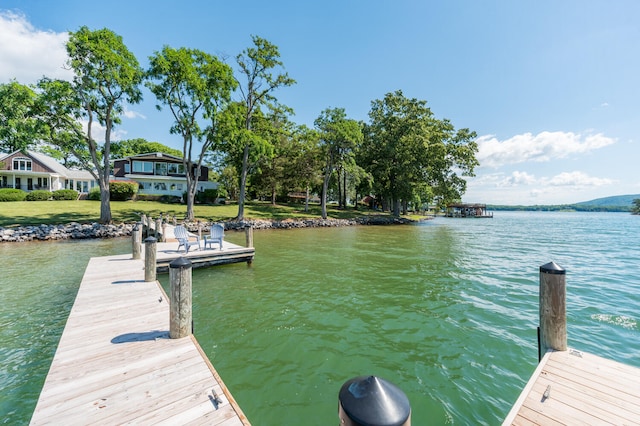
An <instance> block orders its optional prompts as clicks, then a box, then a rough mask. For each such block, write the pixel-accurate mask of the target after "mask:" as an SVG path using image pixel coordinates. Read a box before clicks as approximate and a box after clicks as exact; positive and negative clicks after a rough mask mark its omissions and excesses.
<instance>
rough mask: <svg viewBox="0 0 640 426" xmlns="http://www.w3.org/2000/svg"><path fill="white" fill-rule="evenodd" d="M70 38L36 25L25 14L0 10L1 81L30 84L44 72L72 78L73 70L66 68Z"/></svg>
mask: <svg viewBox="0 0 640 426" xmlns="http://www.w3.org/2000/svg"><path fill="white" fill-rule="evenodd" d="M68 39H69V35H68V34H67V33H66V32H65V33H55V32H52V31H41V30H38V29H36V28H34V27H33V25H31V24H30V23H29V21H27V19H26V17H25V16H24V15H20V14H17V13H14V12H6V11H5V12H0V58H2V66H0V83H6V82H8V81H10V80H12V79H16V80H17V81H18V82H19V83H22V84H31V83H35V82H36V81H37V80H39V79H40V78H42V77H43V76H45V75H46V76H47V77H50V78H60V79H65V80H70V79H71V78H72V73H71V71H70V70H67V69H65V68H64V64H65V62H66V60H67V51H66V48H65V44H66V42H67V40H68Z"/></svg>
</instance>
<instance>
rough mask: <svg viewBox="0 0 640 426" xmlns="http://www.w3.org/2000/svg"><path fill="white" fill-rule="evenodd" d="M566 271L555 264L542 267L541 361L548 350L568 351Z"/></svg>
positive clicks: (550, 263)
mask: <svg viewBox="0 0 640 426" xmlns="http://www.w3.org/2000/svg"><path fill="white" fill-rule="evenodd" d="M566 300H567V286H566V271H565V270H564V269H563V268H561V267H560V266H558V265H557V264H556V263H554V262H549V263H547V264H545V265H542V266H540V343H539V348H538V349H539V350H538V352H539V360H540V359H542V357H543V356H544V354H545V353H547V351H548V350H550V349H553V350H556V351H566V350H567V301H566Z"/></svg>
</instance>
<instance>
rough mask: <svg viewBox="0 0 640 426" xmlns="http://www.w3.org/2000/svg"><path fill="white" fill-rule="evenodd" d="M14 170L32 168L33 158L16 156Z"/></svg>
mask: <svg viewBox="0 0 640 426" xmlns="http://www.w3.org/2000/svg"><path fill="white" fill-rule="evenodd" d="M13 170H31V160H30V159H28V158H22V157H17V158H14V159H13Z"/></svg>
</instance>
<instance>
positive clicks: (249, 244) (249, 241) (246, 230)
mask: <svg viewBox="0 0 640 426" xmlns="http://www.w3.org/2000/svg"><path fill="white" fill-rule="evenodd" d="M244 235H245V238H246V241H247V244H246V246H247V247H248V248H251V247H253V226H247V227H246V228H244Z"/></svg>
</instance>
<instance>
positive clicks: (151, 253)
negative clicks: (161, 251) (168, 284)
mask: <svg viewBox="0 0 640 426" xmlns="http://www.w3.org/2000/svg"><path fill="white" fill-rule="evenodd" d="M157 243H158V240H156V239H155V238H153V237H148V238H146V239H145V240H144V256H145V257H144V280H145V282H150V281H155V280H156V254H157V253H156V251H157V245H158V244H157Z"/></svg>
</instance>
